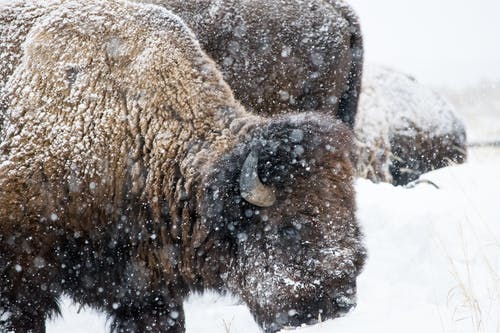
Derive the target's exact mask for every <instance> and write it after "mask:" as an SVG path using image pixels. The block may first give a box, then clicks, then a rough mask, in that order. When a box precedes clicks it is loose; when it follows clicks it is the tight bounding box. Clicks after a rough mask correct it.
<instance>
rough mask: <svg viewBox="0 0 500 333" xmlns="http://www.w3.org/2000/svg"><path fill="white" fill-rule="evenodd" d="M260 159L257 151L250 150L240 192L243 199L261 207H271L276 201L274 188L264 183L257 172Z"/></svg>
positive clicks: (241, 179)
mask: <svg viewBox="0 0 500 333" xmlns="http://www.w3.org/2000/svg"><path fill="white" fill-rule="evenodd" d="M258 161H259V159H258V157H257V154H256V153H255V152H253V151H252V152H250V154H248V156H247V158H246V159H245V162H244V163H243V167H242V168H241V175H240V193H241V196H242V197H243V199H245V200H246V201H248V202H249V203H251V204H253V205H255V206H259V207H271V206H272V205H273V204H274V202H275V201H276V194H275V192H274V188H272V187H271V186H266V185H264V184H262V182H261V181H260V179H259V175H258V174H257V163H258Z"/></svg>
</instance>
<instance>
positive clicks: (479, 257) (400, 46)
mask: <svg viewBox="0 0 500 333" xmlns="http://www.w3.org/2000/svg"><path fill="white" fill-rule="evenodd" d="M351 2H352V4H353V5H354V6H355V8H356V9H357V10H358V11H359V13H360V16H361V19H362V23H363V28H364V33H365V41H366V49H367V53H366V54H367V59H368V61H375V62H378V63H381V64H385V65H390V66H393V67H396V68H399V69H401V70H404V71H406V72H409V73H410V74H412V75H415V76H416V77H417V79H420V80H421V81H422V82H424V83H426V84H429V85H433V86H435V87H440V91H442V92H444V93H445V95H446V96H447V97H449V98H450V100H451V101H452V102H453V103H455V104H456V106H457V108H458V110H459V112H460V114H461V115H462V116H463V117H464V119H465V121H466V124H467V130H468V133H469V138H470V139H471V140H472V141H485V140H495V139H500V91H499V89H500V84H494V83H482V84H480V82H481V80H482V79H483V78H486V79H487V80H488V82H500V67H499V66H497V63H498V59H499V58H500V44H499V43H495V42H494V41H497V40H498V31H500V30H499V29H500V21H499V20H497V19H496V15H497V14H498V10H500V3H499V2H498V0H478V1H477V2H471V1H466V0H443V1H439V2H435V1H432V0H425V1H420V2H414V1H411V2H410V1H400V0H380V1H377V2H373V1H364V0H351ZM470 86H473V87H476V88H470ZM499 170H500V148H497V149H494V148H487V149H474V150H472V151H471V152H470V158H469V161H468V162H467V163H466V164H464V165H460V166H453V167H448V168H445V169H441V170H438V171H434V172H432V173H429V174H426V175H424V176H423V178H425V179H429V180H432V181H433V182H434V183H436V184H437V185H438V186H439V187H440V189H435V188H434V187H432V186H429V185H425V184H422V185H419V186H417V187H416V188H414V189H405V188H401V187H394V186H391V185H389V184H373V183H371V182H369V181H366V180H358V181H357V184H356V186H357V192H358V216H359V220H360V223H361V224H362V226H363V228H364V232H365V235H366V244H367V247H368V251H369V259H368V262H367V265H366V267H365V270H364V272H363V273H362V274H361V275H360V277H359V289H358V306H357V307H356V308H355V309H354V310H353V311H352V312H351V313H349V314H348V315H347V316H345V317H343V318H339V319H335V320H330V321H327V322H324V323H321V324H319V325H316V326H313V327H307V328H300V329H297V330H296V331H295V332H311V333H312V332H316V333H326V332H329V333H331V332H336V333H343V332H345V333H347V332H350V333H352V332H370V333H376V332H384V333H385V332H389V333H390V332H419V333H421V332H453V333H455V332H457V333H458V332H464V333H471V332H485V333H491V332H496V333H498V332H500V176H499ZM63 307H64V311H63V317H62V318H58V319H56V320H55V321H51V322H50V323H49V325H48V330H47V331H48V332H49V333H66V332H72V333H80V332H81V333H83V332H85V333H87V332H95V333H101V332H105V331H106V330H105V326H106V318H105V317H104V316H103V315H100V314H97V313H95V312H93V311H91V310H88V309H82V310H81V311H80V312H79V313H78V307H76V306H74V305H71V303H69V302H68V301H65V302H64V305H63ZM185 308H186V317H187V332H188V333H198V332H203V333H216V332H217V333H219V332H221V333H223V332H231V333H253V332H255V333H257V332H259V329H258V327H257V325H256V324H255V323H254V321H253V319H252V317H251V315H250V313H249V312H248V310H247V308H246V307H245V306H244V305H241V304H239V303H238V301H236V300H234V299H231V298H229V297H221V296H218V295H214V294H209V295H205V296H193V297H191V298H190V300H188V302H187V303H186V304H185Z"/></svg>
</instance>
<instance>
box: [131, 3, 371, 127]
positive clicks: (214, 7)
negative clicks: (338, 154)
mask: <svg viewBox="0 0 500 333" xmlns="http://www.w3.org/2000/svg"><path fill="white" fill-rule="evenodd" d="M138 1H141V2H151V3H156V4H161V5H163V6H165V7H167V8H168V9H171V10H172V11H173V12H174V13H176V14H177V15H179V16H180V17H182V18H183V19H184V21H185V22H186V24H187V25H188V26H189V27H190V28H191V29H192V30H193V31H194V32H195V34H196V36H197V37H198V39H199V40H200V43H201V45H202V47H203V48H204V50H205V51H206V52H207V53H208V54H209V55H210V56H211V57H212V58H213V59H214V60H215V61H216V62H217V64H218V65H219V67H220V68H221V70H222V73H223V75H224V79H225V80H226V81H227V82H228V83H229V85H230V86H231V88H232V89H233V91H234V94H235V96H236V98H237V99H238V100H240V101H241V102H242V104H243V105H244V106H245V107H246V108H247V109H248V110H250V111H253V112H256V113H259V114H268V115H269V114H271V115H276V114H280V113H284V112H290V111H325V112H328V113H330V114H332V115H336V116H337V117H338V118H340V119H342V120H343V121H344V122H346V123H348V124H349V125H350V126H351V127H352V125H353V123H354V118H355V115H356V109H357V104H358V95H359V90H360V84H361V71H362V67H363V66H362V65H363V44H362V37H361V30H360V27H359V23H358V19H357V16H356V14H355V13H354V12H353V10H352V9H351V8H350V7H349V6H348V5H347V4H345V3H344V2H343V1H341V0H310V1H302V0H287V1H278V0H221V1H210V0H194V1H185V0H138Z"/></svg>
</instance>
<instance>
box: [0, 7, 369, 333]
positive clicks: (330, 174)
mask: <svg viewBox="0 0 500 333" xmlns="http://www.w3.org/2000/svg"><path fill="white" fill-rule="evenodd" d="M29 4H30V3H29V2H25V1H20V2H17V3H14V4H12V6H18V7H19V8H21V7H22V6H25V7H26V8H27V9H26V10H27V11H30V10H31V9H30V8H29ZM40 5H41V4H40ZM30 19H33V20H35V22H34V23H33V24H32V27H31V28H30V29H29V32H28V33H27V34H26V37H24V36H20V37H19V38H20V39H22V40H23V41H25V42H24V43H23V44H22V45H23V47H22V49H20V50H21V52H22V55H21V56H20V57H19V61H16V64H15V66H14V67H15V69H14V70H13V72H12V73H11V74H10V75H9V77H8V79H7V80H6V84H5V86H4V87H3V89H2V90H0V93H1V95H2V98H3V100H4V109H5V110H4V112H5V114H4V118H5V119H4V121H3V125H2V133H1V146H0V317H1V318H2V320H3V322H0V328H2V329H3V330H6V331H9V330H14V331H16V332H43V331H44V321H45V318H47V317H48V316H50V315H51V314H54V313H57V312H58V306H57V300H58V297H59V295H61V293H66V294H68V295H69V296H71V297H72V298H73V299H74V300H75V301H77V302H79V303H81V304H83V305H90V306H93V307H96V308H98V309H101V310H103V311H106V312H107V313H108V314H109V315H110V316H111V317H112V318H113V325H112V329H113V330H114V331H116V332H144V331H152V332H183V331H184V313H183V310H182V300H183V299H184V298H185V297H186V296H187V294H188V293H189V291H190V290H204V289H207V288H214V289H217V290H220V291H223V290H230V291H232V292H233V293H235V294H237V295H240V296H241V297H242V298H243V299H244V300H245V301H246V302H247V304H248V305H249V307H250V310H251V311H252V313H253V314H254V316H255V317H256V319H257V320H258V322H259V323H260V324H261V325H262V327H263V328H264V329H265V330H266V331H268V332H274V331H276V330H279V329H280V328H281V327H283V326H284V325H300V324H301V323H304V322H312V321H313V320H314V318H316V317H317V314H318V313H319V312H320V310H321V311H322V312H323V318H325V319H326V318H333V317H336V316H338V315H340V314H342V313H344V312H345V311H347V310H348V309H349V308H350V307H351V306H352V305H353V304H354V296H355V282H356V276H357V275H358V274H359V271H360V269H361V267H362V265H363V261H364V249H363V246H362V244H361V234H360V231H359V228H358V226H357V223H356V220H355V217H354V211H355V202H354V190H353V184H352V165H351V163H350V161H349V158H348V151H349V150H350V143H351V135H350V131H349V130H347V129H346V128H345V127H344V126H343V125H341V124H339V123H337V122H336V121H335V120H333V119H331V118H329V117H328V116H325V115H320V114H315V113H304V114H301V115H287V116H285V117H281V118H272V119H265V118H259V117H256V116H253V115H251V114H249V113H247V112H246V111H245V110H244V109H243V108H242V107H241V106H240V104H239V103H238V102H236V101H235V99H234V98H233V95H232V92H231V90H230V89H229V87H228V85H227V84H226V83H225V82H224V81H223V79H222V75H221V73H220V72H219V71H218V70H217V69H216V67H215V65H214V63H213V62H212V61H211V60H210V59H209V58H208V57H207V56H206V55H205V54H204V53H203V52H202V51H201V48H200V46H199V45H198V42H197V40H196V39H195V37H194V35H193V34H192V33H191V31H190V30H189V29H187V28H186V27H185V26H184V24H183V23H182V22H181V21H180V20H179V19H178V18H177V17H175V16H174V15H172V14H171V13H170V12H168V11H165V10H162V9H161V8H159V7H155V6H143V5H136V4H131V3H128V2H124V1H108V2H100V1H96V2H94V1H85V2H83V3H82V2H63V3H62V4H60V5H54V7H51V8H50V10H49V11H47V13H46V14H45V15H42V16H41V17H40V19H37V18H36V17H34V16H31V18H27V20H30ZM11 24H13V25H11ZM15 24H17V23H12V22H11V21H6V22H4V21H2V22H1V27H2V31H12V28H15ZM30 24H31V23H26V26H28V25H30ZM9 29H11V30H9ZM18 45H21V43H19V44H18ZM250 151H255V152H257V153H258V156H259V165H258V171H259V175H260V177H261V178H262V181H263V182H264V183H265V184H267V185H268V186H273V187H275V188H276V190H277V197H278V199H277V202H276V203H275V205H274V206H272V207H270V208H262V209H261V208H259V207H255V206H253V205H251V204H250V203H248V202H246V201H244V200H243V199H242V198H241V196H240V193H239V184H238V179H239V175H240V170H241V167H242V164H243V161H244V160H245V158H246V156H247V155H248V154H249V152H250ZM311 184H312V185H313V187H312V188H313V189H314V191H311V187H310V185H311ZM264 217H265V218H264ZM289 281H293V282H296V285H290V284H289ZM313 281H316V282H314V283H312V282H313ZM294 295H300V297H299V298H295V296H294ZM291 308H293V309H295V310H296V311H297V313H296V314H294V315H289V310H290V309H291Z"/></svg>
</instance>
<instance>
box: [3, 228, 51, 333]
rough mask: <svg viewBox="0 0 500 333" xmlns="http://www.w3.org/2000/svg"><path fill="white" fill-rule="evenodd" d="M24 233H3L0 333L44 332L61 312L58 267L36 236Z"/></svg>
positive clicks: (10, 231) (17, 231)
mask: <svg viewBox="0 0 500 333" xmlns="http://www.w3.org/2000/svg"><path fill="white" fill-rule="evenodd" d="M2 222H3V221H0V223H2ZM21 231H23V230H19V229H18V230H16V231H12V230H8V232H4V231H3V230H0V332H16V333H17V332H26V333H43V332H45V319H46V318H48V317H50V316H51V315H54V314H58V313H59V307H58V302H57V300H58V298H59V294H60V288H59V284H58V283H57V281H58V279H57V277H58V270H57V265H56V264H55V263H54V262H53V256H52V255H51V254H50V253H51V250H50V249H47V247H44V246H42V242H41V241H40V240H38V239H35V238H34V237H33V236H30V235H34V234H35V233H31V234H27V233H23V232H21ZM5 235H7V236H5Z"/></svg>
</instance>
